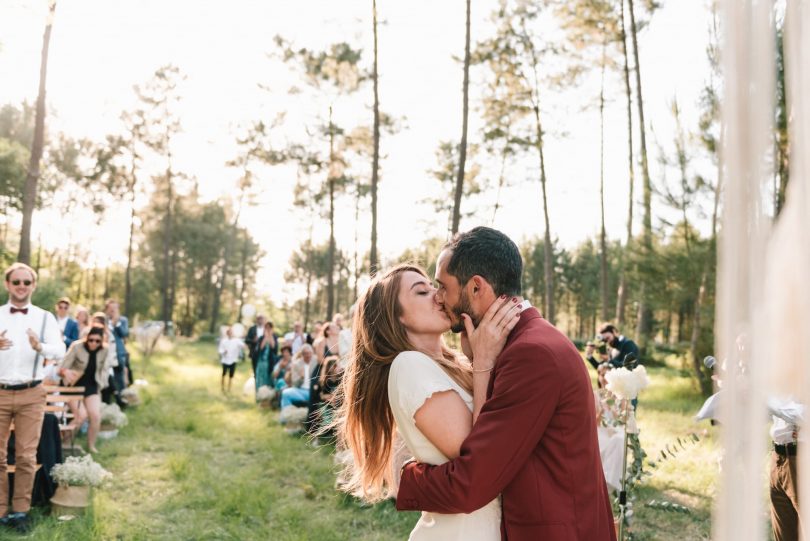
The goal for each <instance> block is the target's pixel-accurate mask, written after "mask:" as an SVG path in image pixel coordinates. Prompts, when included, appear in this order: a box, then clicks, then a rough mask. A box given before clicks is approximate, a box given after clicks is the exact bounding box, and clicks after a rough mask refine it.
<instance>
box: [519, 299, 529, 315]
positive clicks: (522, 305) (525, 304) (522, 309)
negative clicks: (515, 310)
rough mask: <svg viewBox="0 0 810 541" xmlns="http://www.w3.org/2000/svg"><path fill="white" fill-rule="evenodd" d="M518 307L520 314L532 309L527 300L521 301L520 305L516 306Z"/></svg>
mask: <svg viewBox="0 0 810 541" xmlns="http://www.w3.org/2000/svg"><path fill="white" fill-rule="evenodd" d="M518 306H520V312H521V313H523V312H525V311H526V310H528V309H529V308H531V307H532V303H531V301H529V299H523V301H522V302H521V303H520V304H518Z"/></svg>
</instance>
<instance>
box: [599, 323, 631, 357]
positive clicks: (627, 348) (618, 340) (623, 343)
mask: <svg viewBox="0 0 810 541" xmlns="http://www.w3.org/2000/svg"><path fill="white" fill-rule="evenodd" d="M599 336H600V337H601V338H602V341H603V342H606V343H607V345H609V346H610V347H611V348H612V349H611V355H610V360H609V361H608V362H610V364H611V365H613V367H614V368H619V367H621V366H622V365H623V364H624V359H625V358H626V357H627V356H628V355H629V354H631V353H632V354H633V355H635V356H636V358H637V359H638V355H639V353H638V346H637V345H636V343H635V342H633V341H632V340H630V339H629V338H627V337H626V336H624V335H621V334H619V329H617V328H616V326H615V325H613V324H611V323H606V324H604V325H602V327H600V329H599Z"/></svg>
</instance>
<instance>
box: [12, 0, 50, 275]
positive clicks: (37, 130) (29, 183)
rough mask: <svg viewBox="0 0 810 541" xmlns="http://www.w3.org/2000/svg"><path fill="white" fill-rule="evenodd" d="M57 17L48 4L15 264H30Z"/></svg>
mask: <svg viewBox="0 0 810 541" xmlns="http://www.w3.org/2000/svg"><path fill="white" fill-rule="evenodd" d="M55 13H56V0H51V2H50V5H49V7H48V19H47V21H46V22H45V33H44V34H43V35H42V57H41V59H40V64H39V93H38V94H37V113H36V120H35V124H34V141H33V143H32V145H31V160H30V162H29V163H28V174H27V175H26V177H25V188H24V189H23V216H22V230H21V231H20V252H19V255H18V256H17V260H18V261H20V262H22V263H25V264H30V263H31V222H32V219H33V217H34V207H35V206H36V204H37V190H38V184H39V162H40V160H42V150H43V147H44V146H45V81H46V79H47V75H48V48H49V47H50V43H51V29H52V28H53V18H54V15H55Z"/></svg>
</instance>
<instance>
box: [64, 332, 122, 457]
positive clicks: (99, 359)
mask: <svg viewBox="0 0 810 541" xmlns="http://www.w3.org/2000/svg"><path fill="white" fill-rule="evenodd" d="M105 334H106V329H105V328H104V327H101V326H98V327H92V328H90V330H89V331H88V332H87V336H85V337H84V338H82V339H81V340H78V341H77V342H75V343H74V344H73V346H72V347H71V348H70V349H69V350H68V352H67V355H65V359H64V360H63V361H62V366H61V367H60V369H59V375H60V376H61V377H62V380H63V381H64V382H65V383H67V384H68V385H76V386H77V387H84V393H83V394H82V396H83V397H84V398H83V400H82V402H83V403H84V410H82V409H81V408H76V410H77V411H76V416H75V417H74V418H73V422H72V423H71V426H72V427H73V428H74V429H77V428H79V427H80V426H82V424H83V423H84V413H83V412H87V413H86V415H87V418H88V420H89V421H90V426H89V427H88V429H87V450H88V451H90V452H91V453H97V452H98V450H97V449H96V436H97V435H98V430H99V427H100V426H101V397H100V393H101V391H102V390H104V388H105V387H107V385H108V384H109V369H110V367H109V366H108V363H109V360H110V358H109V356H108V355H107V352H108V351H109V347H110V345H109V343H108V342H107V341H106V339H105Z"/></svg>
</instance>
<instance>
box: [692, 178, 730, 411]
mask: <svg viewBox="0 0 810 541" xmlns="http://www.w3.org/2000/svg"><path fill="white" fill-rule="evenodd" d="M721 179H722V176H721V173H720V168H719V167H718V174H717V184H716V185H715V187H714V209H713V211H712V232H711V237H709V251H708V253H707V254H706V257H705V259H704V260H703V271H702V272H701V276H700V287H699V288H698V294H697V297H696V299H695V313H694V316H693V324H692V336H691V337H690V340H689V354H690V357H691V361H692V370H694V372H695V377H696V378H697V380H698V383H699V384H700V390H701V392H702V393H703V396H709V395H711V394H712V391H713V386H712V380H711V378H710V376H709V375H708V374H706V371H705V370H704V367H703V363H702V362H701V361H700V356H699V354H698V347H699V345H700V334H701V331H702V326H701V319H702V308H703V304H704V303H705V302H706V295H707V293H708V288H709V275H710V274H711V271H712V266H713V265H714V264H716V261H715V254H716V246H717V219H718V212H719V209H720V193H721V184H722V183H721Z"/></svg>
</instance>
